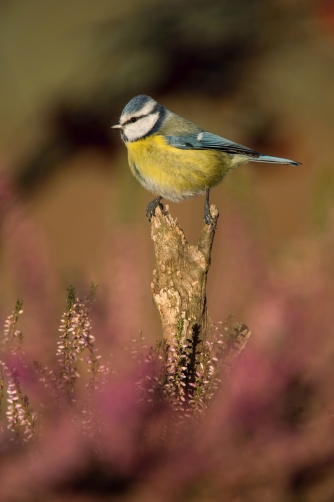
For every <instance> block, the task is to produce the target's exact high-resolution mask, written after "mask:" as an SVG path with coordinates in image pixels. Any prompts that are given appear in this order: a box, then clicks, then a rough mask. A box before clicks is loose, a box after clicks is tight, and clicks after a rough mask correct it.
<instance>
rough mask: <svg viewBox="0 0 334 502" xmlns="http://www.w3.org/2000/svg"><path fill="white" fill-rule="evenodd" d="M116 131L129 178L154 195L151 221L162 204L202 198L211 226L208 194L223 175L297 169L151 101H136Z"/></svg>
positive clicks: (140, 97)
mask: <svg viewBox="0 0 334 502" xmlns="http://www.w3.org/2000/svg"><path fill="white" fill-rule="evenodd" d="M112 128H113V129H119V130H120V133H121V138H122V140H123V142H124V143H125V146H126V147H127V151H128V162H129V166H130V169H131V171H132V174H133V175H134V176H135V178H136V179H137V180H138V181H139V182H140V183H141V184H142V185H143V187H144V188H146V189H147V190H149V191H150V192H152V193H154V194H155V195H157V197H156V198H155V199H153V200H152V201H151V202H150V203H149V204H148V205H147V208H146V215H147V217H148V219H149V221H151V218H152V217H153V216H155V210H156V208H157V207H158V206H159V207H161V208H163V206H162V204H161V200H162V199H166V200H169V201H173V202H180V201H183V200H185V199H187V198H189V197H194V196H196V195H205V203H204V222H205V223H206V224H207V225H210V226H215V224H216V219H215V218H214V217H213V216H212V215H211V212H210V201H209V196H210V190H211V188H213V187H214V186H216V185H218V184H219V183H221V181H223V179H224V178H225V176H226V174H227V173H228V172H229V171H231V170H232V169H235V168H236V167H238V166H241V165H243V164H246V163H247V162H249V161H251V162H267V163H271V164H288V165H292V166H298V165H300V162H296V161H295V160H290V159H284V158H280V157H272V156H269V155H264V154H262V153H259V152H257V151H255V150H252V149H251V148H247V147H246V146H242V145H240V144H238V143H234V142H233V141H230V140H228V139H225V138H223V137H221V136H218V135H216V134H212V133H210V132H208V131H205V130H204V129H202V128H200V127H198V126H197V125H195V124H193V123H192V122H190V121H188V120H186V119H184V118H182V117H180V116H178V115H176V114H175V113H173V112H171V111H169V110H168V109H167V108H165V107H164V106H163V105H161V104H159V103H158V102H157V101H155V100H154V99H153V98H151V97H150V96H146V95H144V94H141V95H138V96H135V97H134V98H132V99H131V100H130V101H129V102H128V104H127V105H126V106H125V108H124V109H123V111H122V113H121V116H120V119H119V122H118V123H117V124H115V125H114V126H112Z"/></svg>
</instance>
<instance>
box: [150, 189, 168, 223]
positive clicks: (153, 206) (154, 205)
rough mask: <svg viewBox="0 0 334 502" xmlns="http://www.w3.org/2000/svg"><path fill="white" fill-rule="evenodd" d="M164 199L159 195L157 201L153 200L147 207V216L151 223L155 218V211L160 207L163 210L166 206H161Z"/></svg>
mask: <svg viewBox="0 0 334 502" xmlns="http://www.w3.org/2000/svg"><path fill="white" fill-rule="evenodd" d="M161 199H162V197H161V196H160V195H159V197H157V198H156V199H153V200H152V201H151V202H149V203H148V204H147V206H146V216H147V217H148V221H151V218H152V216H155V210H156V208H157V207H158V206H159V207H160V209H163V208H164V206H163V205H162V204H161V202H160V201H161Z"/></svg>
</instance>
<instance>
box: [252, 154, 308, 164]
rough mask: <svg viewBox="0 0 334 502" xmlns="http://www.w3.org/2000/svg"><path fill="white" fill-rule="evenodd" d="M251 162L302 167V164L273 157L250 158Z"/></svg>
mask: <svg viewBox="0 0 334 502" xmlns="http://www.w3.org/2000/svg"><path fill="white" fill-rule="evenodd" d="M249 160H250V161H251V162H268V163H270V164H288V165H290V166H300V165H301V162H297V161H296V160H290V159H282V158H281V157H272V156H271V155H259V156H258V157H256V158H254V157H250V158H249Z"/></svg>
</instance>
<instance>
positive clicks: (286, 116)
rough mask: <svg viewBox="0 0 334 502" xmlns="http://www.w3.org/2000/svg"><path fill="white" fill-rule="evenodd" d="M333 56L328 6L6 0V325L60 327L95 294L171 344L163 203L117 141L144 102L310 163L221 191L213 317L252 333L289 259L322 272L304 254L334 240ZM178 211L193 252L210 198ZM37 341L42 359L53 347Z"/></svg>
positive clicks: (1, 26) (0, 307)
mask: <svg viewBox="0 0 334 502" xmlns="http://www.w3.org/2000/svg"><path fill="white" fill-rule="evenodd" d="M333 49H334V2H333V1H331V0H318V1H311V0H292V1H291V0H251V1H249V0H235V1H233V2H231V1H229V0H183V2H179V1H168V2H166V1H162V0H154V1H153V0H152V1H149V0H126V1H124V2H116V1H110V0H108V1H107V0H98V1H97V2H90V1H87V0H80V1H77V0H72V1H71V2H68V1H65V0H59V1H57V2H44V1H43V0H30V2H24V1H22V0H1V2H0V109H1V114H0V159H1V160H0V162H1V172H0V175H1V180H0V203H1V224H2V226H1V232H2V234H1V243H0V245H1V248H0V270H1V272H0V273H1V283H0V314H1V318H2V319H4V318H5V316H6V315H8V313H9V312H10V311H11V310H12V308H13V306H14V304H15V301H16V299H17V298H18V297H20V298H22V299H23V300H24V303H25V316H26V318H27V319H26V321H24V322H27V323H28V318H29V317H31V318H33V317H34V316H33V312H37V311H39V312H43V313H44V314H43V315H45V316H49V321H50V322H53V321H52V319H53V318H54V319H55V322H58V319H59V315H60V313H61V312H62V310H63V306H64V301H65V297H66V288H67V286H68V285H69V284H71V283H73V284H74V285H75V286H76V287H77V289H78V290H79V292H80V291H86V289H87V285H88V284H89V283H90V281H91V280H94V281H96V282H98V283H99V285H100V293H99V294H100V297H103V298H105V299H106V305H107V307H106V308H107V310H108V312H109V313H110V312H113V315H114V317H113V320H112V324H113V325H117V323H118V322H119V324H120V325H122V329H123V331H124V333H129V334H130V333H133V332H135V331H137V330H139V329H141V330H143V332H144V333H145V334H146V336H149V337H152V338H153V339H156V338H157V337H159V336H160V327H159V324H158V316H157V313H156V312H155V308H154V306H153V304H152V301H151V293H150V282H151V276H152V270H153V267H154V260H153V246H152V243H151V241H150V225H149V223H148V222H147V220H146V217H145V207H146V204H147V202H148V201H149V200H150V199H151V198H152V195H151V194H150V193H148V192H146V191H145V190H144V189H143V188H142V187H141V186H140V185H139V184H138V183H137V182H136V180H135V179H133V177H132V175H131V173H130V170H129V168H128V165H127V158H126V149H125V147H124V145H123V144H122V142H121V140H120V138H119V134H118V133H117V131H113V130H111V129H110V126H111V125H112V124H114V123H115V122H116V121H117V120H118V117H119V115H120V113H121V111H122V109H123V107H124V106H125V104H126V103H127V102H128V100H129V99H131V97H133V96H134V95H136V94H139V93H145V94H149V95H151V96H153V97H154V98H155V99H156V100H158V101H160V102H161V103H163V104H164V105H165V106H166V107H168V108H169V109H171V110H172V111H174V112H175V113H177V114H179V115H181V116H183V117H185V118H187V119H189V120H191V121H193V122H195V123H197V124H198V125H200V126H201V127H203V128H205V129H207V130H209V131H211V132H213V133H216V134H219V135H222V136H224V137H226V138H228V139H231V140H233V141H236V142H238V143H241V144H244V145H247V146H248V147H251V148H254V149H256V150H259V151H261V152H264V153H268V154H271V155H277V156H281V157H287V158H292V159H295V160H298V161H300V162H302V164H303V165H302V166H301V167H299V168H292V167H290V166H272V165H265V164H263V165H261V164H248V165H247V166H244V167H242V168H240V169H239V170H238V171H235V172H233V173H231V174H230V175H229V176H228V177H227V178H226V181H224V183H223V184H222V185H220V186H219V187H217V188H216V189H215V190H213V193H212V201H213V202H214V203H216V205H217V206H218V208H219V210H220V220H219V225H218V231H217V238H216V239H217V241H216V244H215V248H214V253H213V260H212V270H211V272H210V275H209V291H208V295H209V300H208V301H209V311H210V312H211V316H212V317H213V319H214V321H218V320H223V319H225V318H226V316H228V315H229V313H230V312H233V313H234V314H235V316H236V318H237V319H238V320H239V319H240V320H242V321H244V322H246V323H249V319H248V318H247V317H249V315H250V314H249V308H250V303H251V300H253V299H254V293H255V290H254V288H255V289H256V288H257V287H258V286H257V285H258V283H259V281H260V280H261V281H263V280H266V279H267V278H268V276H269V275H270V273H271V270H272V269H273V267H275V266H276V265H277V263H281V262H282V261H283V262H284V263H286V260H288V259H290V258H291V256H293V259H294V260H297V262H298V263H300V262H301V260H302V256H303V257H304V258H303V259H305V261H306V263H309V262H308V258H307V257H306V258H305V256H304V254H303V253H304V251H301V248H300V247H298V251H296V250H295V245H296V242H297V241H302V242H303V243H304V244H303V246H302V248H303V250H305V249H306V250H308V249H309V247H308V244H305V242H307V243H308V242H309V240H310V241H311V242H312V243H313V244H314V243H316V242H318V240H319V239H321V238H322V237H321V236H323V235H324V234H325V233H326V229H327V230H328V221H329V214H330V207H331V204H332V198H333V195H334V182H333V169H332V165H333V162H332V141H333V139H332V138H333V134H334V86H333V79H334V50H333ZM170 208H171V212H172V215H173V216H174V217H177V219H178V222H179V223H180V225H181V227H182V228H184V230H185V234H186V236H187V238H188V239H189V241H190V242H193V243H195V242H196V241H197V237H198V234H199V231H200V229H201V227H202V225H203V221H202V212H203V198H201V197H198V198H195V199H193V200H189V201H186V202H184V203H182V204H170ZM292 250H293V251H292ZM80 288H81V289H80ZM117 317H118V321H117V319H116V318H117ZM30 324H33V321H32V320H31V321H30ZM251 328H252V326H251ZM120 329H121V328H120ZM29 330H30V332H31V333H32V334H29V338H30V339H31V341H32V343H34V344H36V339H35V338H36V337H38V336H39V335H41V334H42V333H41V332H40V333H39V335H38V330H37V329H36V327H34V329H32V328H31V326H30V329H29ZM258 336H260V335H258ZM39 343H40V342H39ZM43 343H46V342H45V341H44V342H43ZM42 345H43V344H42ZM52 346H54V340H52Z"/></svg>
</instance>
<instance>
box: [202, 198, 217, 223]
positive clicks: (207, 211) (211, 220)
mask: <svg viewBox="0 0 334 502" xmlns="http://www.w3.org/2000/svg"><path fill="white" fill-rule="evenodd" d="M204 222H205V223H206V224H207V225H210V227H214V228H215V227H216V225H217V218H214V217H213V216H212V214H211V211H210V205H209V204H205V206H204Z"/></svg>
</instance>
